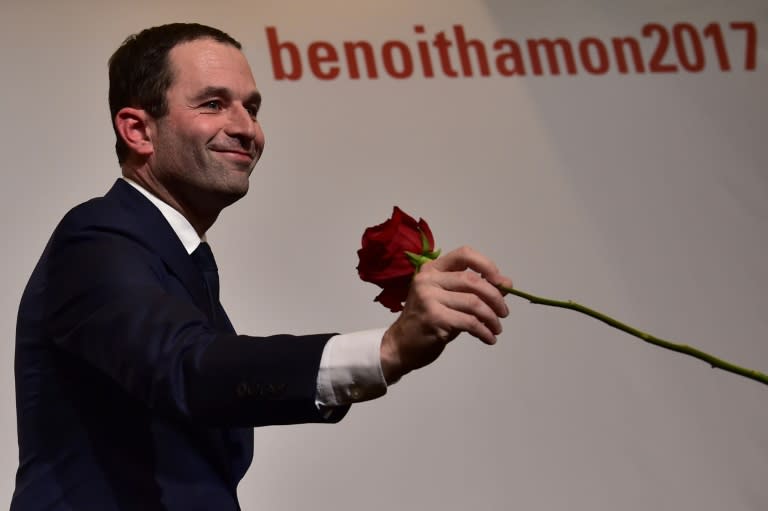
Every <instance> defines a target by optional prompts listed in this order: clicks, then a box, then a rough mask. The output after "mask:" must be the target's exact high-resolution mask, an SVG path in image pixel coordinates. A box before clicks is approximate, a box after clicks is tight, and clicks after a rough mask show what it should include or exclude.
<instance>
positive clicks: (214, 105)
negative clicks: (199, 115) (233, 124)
mask: <svg viewBox="0 0 768 511" xmlns="http://www.w3.org/2000/svg"><path fill="white" fill-rule="evenodd" d="M203 106H204V107H205V108H207V109H209V110H221V101H215V100H211V101H207V102H206V103H205V104H204V105H203Z"/></svg>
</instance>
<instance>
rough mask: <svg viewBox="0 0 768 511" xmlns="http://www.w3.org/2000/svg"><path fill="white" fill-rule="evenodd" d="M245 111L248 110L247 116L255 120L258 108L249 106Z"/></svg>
mask: <svg viewBox="0 0 768 511" xmlns="http://www.w3.org/2000/svg"><path fill="white" fill-rule="evenodd" d="M246 110H248V114H249V115H250V116H251V117H252V118H253V119H256V116H257V115H258V114H259V107H256V106H249V107H246Z"/></svg>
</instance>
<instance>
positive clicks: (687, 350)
mask: <svg viewBox="0 0 768 511" xmlns="http://www.w3.org/2000/svg"><path fill="white" fill-rule="evenodd" d="M498 287H499V289H501V290H502V291H505V292H507V293H510V294H513V295H515V296H519V297H521V298H525V299H526V300H528V301H529V302H531V303H535V304H538V305H549V306H551V307H561V308H563V309H571V310H575V311H577V312H581V313H582V314H586V315H587V316H592V317H593V318H595V319H598V320H600V321H602V322H603V323H607V324H609V325H611V326H612V327H614V328H618V329H619V330H622V331H624V332H626V333H628V334H630V335H634V336H635V337H639V338H640V339H642V340H644V341H645V342H648V343H651V344H653V345H655V346H661V347H662V348H666V349H668V350H672V351H676V352H678V353H683V354H685V355H689V356H691V357H694V358H698V359H699V360H703V361H704V362H707V363H708V364H709V365H711V366H712V367H716V368H718V369H723V370H724V371H729V372H731V373H735V374H740V375H741V376H744V377H745V378H750V379H752V380H756V381H759V382H760V383H763V384H765V385H768V376H767V375H765V374H763V373H761V372H759V371H753V370H752V369H745V368H743V367H740V366H737V365H734V364H731V363H730V362H726V361H725V360H721V359H719V358H717V357H713V356H712V355H710V354H709V353H705V352H703V351H700V350H697V349H696V348H692V347H691V346H687V345H685V344H676V343H673V342H669V341H665V340H664V339H659V338H658V337H654V336H652V335H650V334H647V333H645V332H642V331H640V330H637V329H636V328H632V327H631V326H628V325H625V324H624V323H621V322H619V321H616V320H615V319H613V318H612V317H610V316H606V315H605V314H602V313H600V312H597V311H595V310H592V309H590V308H588V307H585V306H583V305H581V304H578V303H576V302H573V301H571V300H568V301H567V302H563V301H559V300H551V299H549V298H541V297H539V296H534V295H531V294H528V293H526V292H524V291H520V290H519V289H513V288H511V287H507V286H503V285H499V286H498Z"/></svg>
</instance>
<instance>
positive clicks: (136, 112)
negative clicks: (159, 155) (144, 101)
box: [115, 107, 155, 156]
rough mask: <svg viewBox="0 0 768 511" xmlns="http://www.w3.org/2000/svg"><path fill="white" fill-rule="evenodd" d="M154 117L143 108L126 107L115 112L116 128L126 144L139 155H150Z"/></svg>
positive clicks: (151, 151)
mask: <svg viewBox="0 0 768 511" xmlns="http://www.w3.org/2000/svg"><path fill="white" fill-rule="evenodd" d="M153 126H154V123H152V117H151V116H150V115H149V114H148V113H147V112H146V110H142V109H141V108H132V107H125V108H121V109H120V110H119V111H118V112H117V113H116V114H115V129H116V130H117V133H118V134H119V136H120V137H121V138H122V139H123V141H124V142H125V145H127V146H128V148H129V149H130V150H131V151H133V152H134V153H136V154H138V155H139V156H150V155H151V154H152V153H153V152H154V151H155V148H154V145H153V143H152V134H153V133H152V129H153Z"/></svg>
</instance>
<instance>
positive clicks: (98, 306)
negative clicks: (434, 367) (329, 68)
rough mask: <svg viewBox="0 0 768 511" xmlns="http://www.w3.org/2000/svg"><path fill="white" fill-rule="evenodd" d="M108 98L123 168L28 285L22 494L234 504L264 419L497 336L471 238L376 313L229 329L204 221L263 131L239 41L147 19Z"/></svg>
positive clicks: (244, 186) (87, 503) (380, 389)
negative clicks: (368, 326)
mask: <svg viewBox="0 0 768 511" xmlns="http://www.w3.org/2000/svg"><path fill="white" fill-rule="evenodd" d="M109 98H110V109H111V114H112V119H113V124H114V129H115V133H116V137H117V143H116V149H117V154H118V161H119V163H120V166H121V169H122V174H123V179H119V180H118V181H117V182H116V184H115V185H114V186H113V188H112V189H111V190H110V191H109V192H108V193H107V194H106V195H105V196H104V197H102V198H98V199H93V200H91V201H89V202H86V203H84V204H81V205H80V206H78V207H76V208H74V209H73V210H72V211H70V212H69V213H68V214H67V215H66V216H65V217H64V219H63V220H62V221H61V223H60V224H59V226H58V227H57V228H56V230H55V231H54V233H53V235H52V237H51V239H50V241H49V243H48V245H47V246H46V248H45V251H44V252H43V255H42V257H41V259H40V262H39V263H38V265H37V267H36V268H35V270H34V272H33V274H32V276H31V278H30V281H29V283H28V285H27V288H26V289H25V292H24V296H23V297H22V301H21V305H20V310H19V318H18V326H17V345H16V393H17V414H18V433H19V458H20V461H19V469H18V473H17V479H16V491H15V492H14V497H13V502H12V504H11V508H12V509H14V510H42V509H46V510H48V509H51V510H54V509H55V510H59V509H61V510H71V509H78V510H79V509H98V510H101V511H109V510H133V509H136V510H143V511H148V510H182V509H183V510H195V509H201V510H202V509H206V510H207V509H216V510H234V509H239V505H238V502H237V494H236V488H237V483H238V481H239V480H240V479H241V478H242V476H243V474H244V473H245V471H246V469H247V467H248V465H249V464H250V462H251V458H252V454H253V452H252V451H253V430H252V428H253V427H254V426H261V425H266V424H289V423H302V422H335V421H338V420H340V419H341V418H342V417H343V416H344V414H345V413H346V411H347V409H348V408H349V405H350V403H353V402H356V401H361V400H365V399H371V398H374V397H377V396H379V395H381V394H383V393H384V392H386V384H387V383H391V382H394V381H396V380H398V379H399V378H400V377H401V376H403V375H404V374H406V373H407V372H409V371H411V370H413V369H416V368H418V367H421V366H423V365H426V364H428V363H430V362H432V361H433V360H435V359H436V358H437V357H438V356H439V354H440V353H441V351H442V350H443V348H444V347H445V345H446V343H448V342H449V341H450V340H452V339H453V338H455V337H456V335H458V334H459V333H460V332H462V331H466V332H469V333H470V334H472V335H474V336H475V337H478V338H479V339H481V340H482V341H484V342H486V343H489V344H492V343H493V342H495V336H496V335H497V334H499V333H500V332H501V325H500V323H499V317H503V316H505V315H506V314H507V308H506V305H505V304H504V301H503V298H502V296H501V294H500V293H499V292H498V290H497V288H496V287H495V286H494V285H493V284H497V283H501V282H503V283H507V284H508V283H509V281H508V280H507V279H505V278H503V277H502V276H500V275H499V273H498V271H497V270H496V268H495V267H494V265H493V264H492V263H491V262H490V261H488V260H487V259H486V258H485V257H483V256H481V255H480V254H477V253H475V252H473V251H472V250H470V249H467V248H464V249H460V250H457V251H454V252H452V253H450V254H447V255H445V256H443V257H442V258H440V259H438V260H437V261H435V262H434V263H430V264H428V265H426V266H425V267H424V268H423V269H422V271H421V272H420V273H419V274H418V275H417V276H416V277H415V279H414V282H413V284H412V287H411V291H410V294H409V297H408V300H407V302H406V306H405V310H404V311H403V313H402V314H401V315H400V316H399V317H398V319H397V320H396V321H395V323H394V324H393V325H392V326H390V327H389V328H388V329H386V330H385V331H384V330H382V331H369V332H362V333H356V334H348V335H327V334H321V335H309V336H300V337H293V336H288V335H279V336H273V337H262V338H257V337H249V336H245V335H237V334H236V333H235V331H234V329H233V328H232V325H231V324H230V322H229V319H228V318H227V316H226V313H225V312H224V309H222V308H221V305H220V304H219V301H218V281H217V276H216V267H215V263H214V262H213V259H212V256H211V254H210V249H209V248H208V245H207V243H205V241H204V240H205V233H206V231H207V230H208V228H210V227H211V225H213V223H214V222H215V220H216V218H217V216H218V214H219V213H220V212H221V210H222V209H223V208H225V207H226V206H228V205H229V204H232V203H233V202H235V201H236V200H238V199H239V198H240V197H242V196H243V195H245V194H246V192H247V191H248V187H249V176H250V174H251V171H252V169H253V167H254V165H255V164H256V162H257V160H258V158H259V156H260V155H261V152H262V150H263V147H264V134H263V133H262V131H261V127H260V125H259V122H258V119H257V113H258V110H259V105H260V101H261V97H260V95H259V92H258V90H257V89H256V85H255V82H254V79H253V76H252V74H251V70H250V68H249V66H248V63H247V62H246V59H245V57H244V56H243V54H242V53H241V52H240V44H239V43H238V42H237V41H235V40H234V39H232V38H231V37H230V36H228V35H227V34H224V33H223V32H221V31H219V30H216V29H213V28H210V27H205V26H202V25H195V24H172V25H166V26H162V27H155V28H152V29H148V30H145V31H143V32H141V33H139V34H137V35H135V36H132V37H130V38H128V39H127V40H126V42H125V43H123V45H122V46H121V47H120V48H119V49H118V50H117V51H116V52H115V54H114V55H113V56H112V58H111V59H110V93H109ZM467 269H469V270H474V271H465V270H467ZM478 274H482V275H483V276H484V277H485V278H482V277H480V276H479V275H478Z"/></svg>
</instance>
